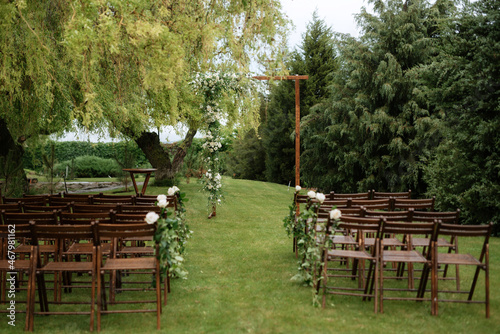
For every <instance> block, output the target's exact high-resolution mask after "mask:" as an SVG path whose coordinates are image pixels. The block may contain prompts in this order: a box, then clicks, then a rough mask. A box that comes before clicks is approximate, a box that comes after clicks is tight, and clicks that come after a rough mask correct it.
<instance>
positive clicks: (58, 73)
mask: <svg viewBox="0 0 500 334" xmlns="http://www.w3.org/2000/svg"><path fill="white" fill-rule="evenodd" d="M66 9H68V8H64V6H62V5H61V3H60V1H28V2H25V1H11V2H5V1H3V2H2V3H1V4H0V96H1V97H0V170H1V171H2V176H1V177H3V178H4V179H5V183H4V185H3V190H4V194H6V195H10V196H12V195H13V196H17V195H20V194H21V193H22V192H23V191H25V190H26V189H25V187H26V176H25V174H24V170H23V168H22V156H23V154H24V149H23V145H25V144H26V143H27V142H29V141H31V140H33V139H35V138H36V137H38V136H39V135H40V134H50V133H53V132H56V131H61V130H63V129H64V128H66V127H67V126H68V125H69V124H70V119H71V105H72V104H73V103H72V101H74V102H75V103H78V95H76V96H75V95H73V94H72V93H71V89H68V87H71V86H72V85H73V84H74V83H73V82H72V81H71V78H70V76H69V72H68V69H67V68H65V67H64V66H60V65H61V64H64V63H65V50H64V48H63V47H62V45H61V44H60V41H61V38H62V35H61V33H62V31H63V28H62V24H63V23H64V22H65V21H66V20H67V19H68V15H69V12H68V11H67V10H66Z"/></svg>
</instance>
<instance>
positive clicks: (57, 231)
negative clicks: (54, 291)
mask: <svg viewBox="0 0 500 334" xmlns="http://www.w3.org/2000/svg"><path fill="white" fill-rule="evenodd" d="M31 228H32V232H33V239H34V244H35V246H36V247H35V254H36V256H37V258H38V262H39V263H40V261H39V259H40V250H39V247H38V241H39V240H40V239H46V238H53V239H55V240H56V244H57V245H58V247H57V253H56V256H54V258H53V260H52V261H49V262H48V263H46V264H45V265H40V264H39V266H38V268H37V270H36V279H37V283H38V295H39V303H40V311H39V312H33V314H42V315H89V316H90V331H93V330H94V311H95V309H94V304H95V287H96V282H97V280H96V259H97V252H96V247H95V246H94V247H93V249H92V253H91V255H90V258H91V261H86V262H75V261H68V259H67V258H66V257H65V256H64V251H63V246H62V245H64V244H65V242H66V241H67V240H79V239H84V240H95V239H94V235H95V234H94V224H90V225H39V224H34V223H31ZM64 272H83V273H89V274H90V275H91V287H90V310H89V311H79V310H78V311H67V310H66V308H67V305H69V304H88V303H86V302H78V301H64V302H63V303H62V305H64V310H62V311H50V310H49V304H54V305H55V304H60V303H59V302H54V303H49V301H48V299H47V288H46V283H45V275H46V274H47V273H54V275H56V273H64ZM58 276H60V275H58Z"/></svg>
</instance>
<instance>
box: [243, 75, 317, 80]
mask: <svg viewBox="0 0 500 334" xmlns="http://www.w3.org/2000/svg"><path fill="white" fill-rule="evenodd" d="M252 78H254V79H257V80H307V79H309V76H308V75H285V76H274V77H270V76H265V75H257V76H254V77H252Z"/></svg>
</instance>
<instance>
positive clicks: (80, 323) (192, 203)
mask: <svg viewBox="0 0 500 334" xmlns="http://www.w3.org/2000/svg"><path fill="white" fill-rule="evenodd" d="M178 186H179V187H180V188H181V190H182V191H183V192H186V193H187V195H188V198H189V202H187V203H186V204H187V210H188V212H187V214H188V219H189V224H190V228H191V230H193V231H194V234H193V237H192V238H191V239H190V240H189V243H188V247H187V253H186V256H185V258H186V268H187V270H188V271H189V275H188V279H187V280H178V279H176V280H173V282H172V293H171V294H169V300H168V304H167V306H166V307H165V308H164V311H163V314H162V329H161V332H162V333H301V334H306V333H352V332H357V331H363V332H366V333H424V332H425V333H499V332H500V302H499V299H500V292H499V291H498V287H499V284H500V277H499V264H500V258H499V254H500V252H499V248H500V242H499V240H498V239H497V238H493V239H492V241H491V259H490V260H491V273H490V275H491V318H490V319H485V317H484V305H463V304H449V303H448V304H440V315H439V316H438V317H432V316H431V315H430V305H429V304H428V303H413V302H387V303H385V304H384V310H385V313H384V314H378V315H376V314H374V313H373V304H372V303H368V302H362V301H361V299H358V298H354V297H340V296H335V297H330V298H329V303H328V304H329V305H328V306H327V308H326V309H321V308H316V307H313V306H312V291H311V289H310V288H307V287H303V286H301V285H300V284H298V283H296V282H293V281H291V280H290V279H291V277H292V276H294V275H295V274H296V272H297V260H296V259H295V256H294V254H293V253H292V247H291V244H292V242H291V239H290V238H288V237H287V235H286V232H285V230H284V228H283V222H282V219H283V217H284V216H285V215H286V214H287V213H288V206H289V205H290V203H291V200H292V198H293V189H290V190H288V188H287V187H286V186H282V185H277V184H272V183H263V182H255V181H246V180H232V179H224V186H225V191H226V200H225V203H224V205H222V206H221V207H219V208H218V210H217V217H216V218H215V219H211V220H208V219H207V215H208V211H207V202H206V196H205V194H204V193H203V192H201V191H200V184H198V183H197V182H196V180H193V179H192V180H191V183H189V184H186V183H185V182H182V183H181V184H179V185H178ZM148 193H149V194H160V193H166V189H165V188H157V187H154V186H150V187H148ZM467 246H468V245H467V244H466V243H462V247H467ZM483 277H484V276H483V275H481V278H480V284H479V286H478V289H477V291H476V292H477V293H478V294H480V295H483V294H484V288H483V287H484V285H483V282H484V279H483ZM37 307H38V306H37ZM19 317H20V318H19V319H21V318H22V315H19ZM23 324H24V321H21V320H19V326H16V328H14V329H13V328H7V332H19V333H20V332H22V325H23ZM5 325H6V320H5V318H4V320H2V321H1V323H0V333H3V332H5V331H4V329H5V328H6V326H5ZM102 328H103V331H102V332H103V333H150V332H155V328H156V327H155V316H154V315H153V314H115V315H106V316H105V317H103V322H102ZM87 329H88V317H87V316H71V317H68V316H65V317H57V316H50V317H40V316H37V317H36V319H35V332H40V333H79V332H85V331H86V330H87Z"/></svg>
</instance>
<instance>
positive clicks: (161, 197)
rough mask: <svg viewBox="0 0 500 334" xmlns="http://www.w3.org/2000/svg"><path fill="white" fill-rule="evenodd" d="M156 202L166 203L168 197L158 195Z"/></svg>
mask: <svg viewBox="0 0 500 334" xmlns="http://www.w3.org/2000/svg"><path fill="white" fill-rule="evenodd" d="M156 200H157V201H158V202H161V201H166V200H167V196H165V195H158V197H156Z"/></svg>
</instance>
